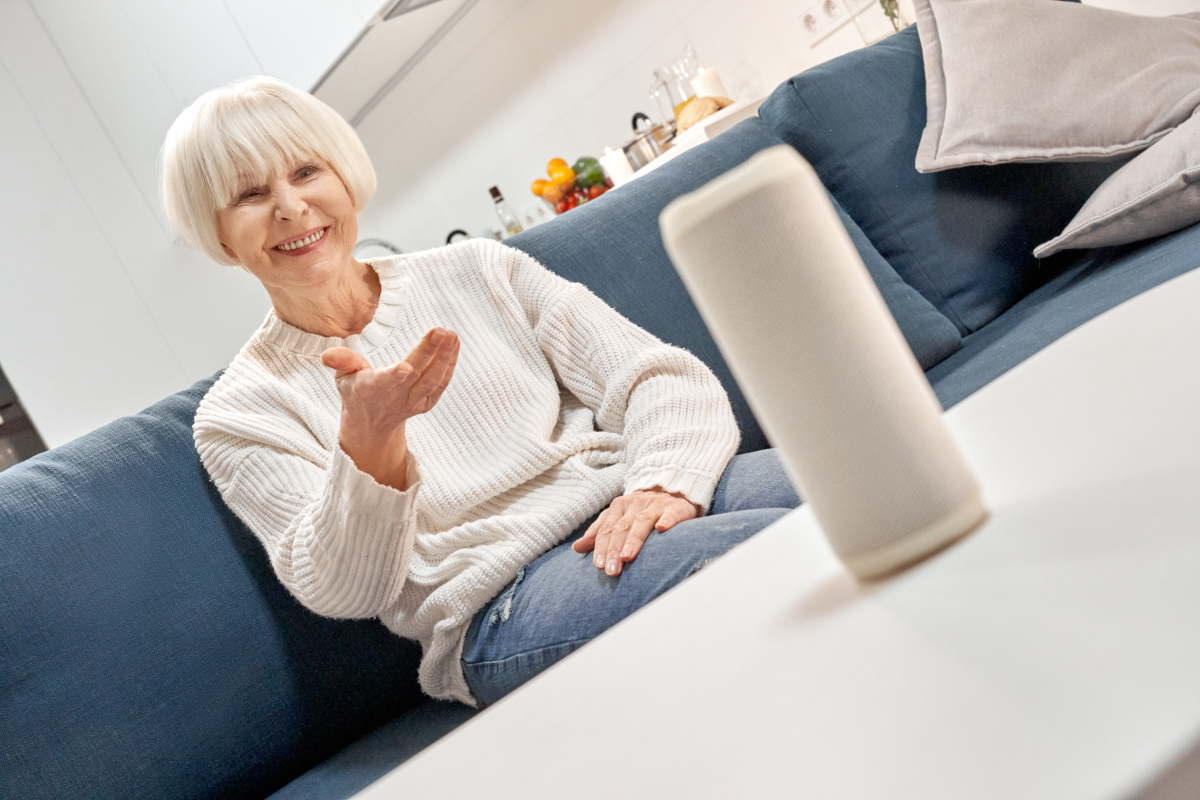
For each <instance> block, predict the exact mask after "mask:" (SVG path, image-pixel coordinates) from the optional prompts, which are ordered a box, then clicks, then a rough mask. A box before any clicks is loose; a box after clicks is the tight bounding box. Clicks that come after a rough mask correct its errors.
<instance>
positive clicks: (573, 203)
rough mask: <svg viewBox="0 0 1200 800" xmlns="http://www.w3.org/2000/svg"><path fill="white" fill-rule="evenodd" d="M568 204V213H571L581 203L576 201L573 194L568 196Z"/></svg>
mask: <svg viewBox="0 0 1200 800" xmlns="http://www.w3.org/2000/svg"><path fill="white" fill-rule="evenodd" d="M566 203H567V210H568V211H570V210H571V209H572V208H574V207H575V206H577V205H579V201H578V200H576V199H575V195H573V194H569V195H567V200H566Z"/></svg>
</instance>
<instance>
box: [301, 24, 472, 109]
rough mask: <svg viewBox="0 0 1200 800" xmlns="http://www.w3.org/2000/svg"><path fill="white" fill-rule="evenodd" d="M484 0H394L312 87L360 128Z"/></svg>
mask: <svg viewBox="0 0 1200 800" xmlns="http://www.w3.org/2000/svg"><path fill="white" fill-rule="evenodd" d="M478 2H479V0H388V2H387V3H385V4H384V6H383V8H381V9H380V10H379V11H378V12H377V13H376V14H375V16H373V17H372V18H371V20H370V21H369V22H368V23H367V25H366V27H364V28H363V29H362V31H360V32H359V34H358V35H357V36H356V37H354V39H353V40H352V41H351V42H350V44H349V45H348V46H347V47H346V49H345V50H343V51H342V53H341V55H339V56H338V57H337V59H335V60H334V62H333V64H332V65H330V67H329V68H328V69H327V70H325V72H324V73H323V74H322V75H321V77H320V78H318V79H317V82H316V83H315V84H313V87H312V89H310V91H311V92H312V94H314V95H316V96H317V97H319V98H320V99H321V100H324V101H325V102H326V103H328V104H329V105H330V106H332V107H333V108H334V109H335V110H337V112H338V113H340V114H341V115H342V116H343V117H345V118H346V119H347V120H349V122H350V124H351V125H353V126H355V127H357V126H358V125H359V124H360V123H361V122H362V121H363V120H364V119H366V117H367V115H368V114H370V113H371V111H372V110H373V109H374V108H375V107H376V106H377V105H379V103H380V102H381V101H382V100H383V99H384V98H385V97H387V95H388V93H389V92H390V91H391V90H392V89H394V88H395V87H396V85H397V84H399V83H400V81H402V80H403V79H404V77H405V76H406V75H408V74H409V73H410V72H412V70H413V69H414V68H415V67H416V66H417V64H419V63H420V62H421V59H423V58H424V57H425V56H426V55H428V54H429V52H430V51H431V50H432V49H433V48H434V47H435V46H436V45H437V43H438V42H440V41H441V40H442V39H443V38H444V37H445V36H446V34H447V33H449V32H450V30H451V29H452V28H453V27H454V26H455V25H457V24H458V22H459V20H461V19H462V18H463V17H464V16H466V14H467V12H469V11H470V10H471V9H472V8H473V7H474V6H475V4H476V3H478Z"/></svg>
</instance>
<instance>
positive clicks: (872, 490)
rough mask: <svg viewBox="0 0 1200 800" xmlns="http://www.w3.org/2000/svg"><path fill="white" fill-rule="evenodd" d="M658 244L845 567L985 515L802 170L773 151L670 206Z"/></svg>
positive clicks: (935, 538) (884, 561) (896, 339)
mask: <svg viewBox="0 0 1200 800" xmlns="http://www.w3.org/2000/svg"><path fill="white" fill-rule="evenodd" d="M659 225H660V227H661V229H662V234H663V242H664V244H665V246H666V249H667V253H668V254H669V255H670V256H671V260H672V261H673V262H674V264H675V267H676V269H677V270H678V271H679V274H680V276H681V277H682V278H683V281H684V284H685V285H686V286H687V288H688V291H689V292H690V293H691V295H692V299H693V300H694V301H695V303H696V306H697V308H699V310H700V314H701V316H702V317H703V318H704V321H705V322H706V323H707V325H708V327H709V330H710V331H712V334H713V338H714V339H715V340H716V342H717V345H718V347H720V349H721V352H722V354H723V355H724V356H725V359H726V361H728V362H729V367H730V369H731V370H732V371H733V374H734V377H735V378H737V381H738V384H739V385H740V386H741V388H742V390H743V391H744V392H745V394H746V399H747V400H748V401H749V403H750V407H751V408H752V409H753V411H754V414H755V416H756V417H757V418H758V420H759V422H760V423H761V424H762V426H763V430H764V431H765V433H766V434H767V437H768V438H769V439H770V440H771V442H772V443H773V444H774V445H775V447H777V448H778V449H779V453H780V458H781V460H782V462H783V464H784V467H785V468H786V469H787V471H788V473H789V475H790V476H791V478H792V480H793V482H794V483H795V484H796V488H797V489H798V490H799V493H800V496H801V497H802V498H803V499H804V501H805V502H807V503H809V504H810V505H811V506H812V510H813V513H814V514H815V515H816V518H817V521H818V522H819V523H820V525H821V527H822V528H823V529H824V531H825V534H826V536H828V537H829V542H830V544H831V545H832V546H833V549H834V551H835V552H836V553H837V555H838V556H839V557H840V558H841V559H842V561H843V562H845V564H846V566H847V567H849V569H850V570H851V571H852V572H853V573H854V574H855V575H856V576H858V577H859V578H862V579H875V578H880V577H883V576H886V575H888V574H890V573H892V572H895V571H897V570H900V569H902V568H904V567H906V566H908V565H910V564H913V563H915V562H917V561H920V560H921V559H923V558H925V557H926V556H928V555H930V554H932V553H934V552H936V551H938V550H941V549H942V548H944V547H946V546H947V545H949V544H950V543H952V542H954V541H955V540H957V539H959V538H960V537H962V536H964V535H965V534H967V533H968V532H970V531H971V530H972V529H974V528H975V527H976V526H977V525H979V523H980V522H981V521H982V520H983V519H984V518H985V517H986V516H987V510H986V508H985V506H984V504H983V499H982V496H981V492H980V488H979V484H978V483H977V481H976V480H975V477H974V475H973V474H972V472H971V470H970V468H969V467H968V465H967V463H966V461H965V460H964V458H963V455H962V453H961V451H960V450H959V448H958V445H957V443H956V442H955V441H954V438H953V436H952V435H951V433H950V430H949V428H947V426H946V424H945V422H944V421H943V420H942V416H941V415H942V409H941V406H940V405H939V403H938V400H937V397H936V396H935V395H934V393H933V390H932V388H930V386H929V382H928V381H926V379H925V376H924V374H923V373H922V371H921V367H920V366H919V365H918V364H917V360H916V358H915V357H914V356H913V354H912V351H911V350H910V349H909V348H908V344H907V343H906V342H905V341H904V336H903V334H901V333H900V329H899V327H897V325H896V321H895V320H894V319H893V318H892V315H891V313H890V312H889V311H888V308H887V305H886V304H885V303H884V301H883V297H882V296H881V295H880V294H879V290H878V289H877V288H876V287H875V284H874V282H873V281H872V280H871V277H870V275H869V273H868V272H867V269H866V267H865V266H864V265H863V262H862V259H861V258H860V257H859V255H858V251H857V250H855V248H854V245H853V243H851V241H850V236H849V234H848V233H847V232H846V229H845V227H843V225H842V224H841V221H840V220H839V219H838V215H837V212H836V211H835V210H834V208H833V206H832V204H831V203H830V202H829V198H828V196H827V194H826V192H825V188H824V187H823V186H822V185H821V182H820V179H818V178H817V175H816V173H815V172H814V171H813V169H812V167H811V166H809V164H808V162H806V161H805V160H804V159H803V158H801V157H800V156H799V155H798V154H797V153H796V152H795V151H794V150H793V149H791V148H790V147H788V146H786V145H780V146H778V147H773V148H770V149H769V150H764V151H763V152H761V153H759V154H758V155H756V156H754V157H753V158H751V159H750V160H749V161H747V162H746V163H745V164H743V165H741V166H740V167H737V168H736V169H734V170H731V171H730V172H728V173H726V174H724V175H722V176H721V177H719V178H717V179H716V180H714V181H712V182H711V183H709V184H707V185H706V186H703V187H701V188H700V189H698V190H697V191H695V192H692V193H691V194H688V195H685V196H683V197H680V198H679V199H677V200H675V201H674V202H673V203H671V204H670V205H669V206H667V208H666V209H665V210H664V211H663V213H662V215H661V217H660V218H659Z"/></svg>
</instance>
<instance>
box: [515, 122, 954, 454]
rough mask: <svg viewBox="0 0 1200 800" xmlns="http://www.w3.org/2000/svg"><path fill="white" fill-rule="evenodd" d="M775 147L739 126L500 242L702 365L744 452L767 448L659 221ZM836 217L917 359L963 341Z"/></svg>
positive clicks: (761, 126) (928, 362)
mask: <svg viewBox="0 0 1200 800" xmlns="http://www.w3.org/2000/svg"><path fill="white" fill-rule="evenodd" d="M781 143H782V141H781V140H780V138H779V137H778V136H776V135H775V133H774V132H773V131H772V130H771V128H770V127H769V126H768V125H767V124H765V123H764V122H763V121H762V120H761V119H758V118H757V117H755V118H751V119H748V120H745V121H743V122H740V123H738V124H737V125H735V126H734V127H733V128H731V129H730V130H728V131H726V132H725V133H723V134H721V135H720V136H718V137H717V138H715V139H713V140H712V141H710V142H706V143H705V144H703V145H700V146H698V147H696V148H694V149H692V150H689V151H687V152H685V153H681V154H680V155H679V156H678V157H676V158H674V159H673V160H672V161H670V162H668V163H666V164H663V165H662V166H661V167H659V168H657V169H655V170H654V171H653V172H650V173H649V174H647V175H644V176H642V177H639V178H638V179H637V180H635V181H633V182H632V183H629V184H628V185H626V186H622V187H621V188H620V189H618V190H616V191H613V192H609V193H607V194H604V195H602V196H600V197H599V198H597V199H596V200H593V201H592V202H590V203H587V204H586V205H583V206H580V207H579V208H576V209H575V210H573V211H571V212H570V213H568V214H564V215H563V216H560V217H558V218H557V219H554V220H552V221H550V222H547V223H545V224H543V225H539V226H538V227H536V228H533V229H531V230H528V231H526V232H525V233H522V234H518V235H517V236H514V237H512V238H511V239H508V240H507V241H506V242H505V243H506V244H509V245H512V246H513V247H517V248H519V249H521V250H523V251H525V252H526V253H528V254H529V255H531V256H533V257H534V258H536V259H537V260H538V261H539V262H541V263H542V264H543V265H545V266H546V267H547V268H548V269H550V270H551V271H553V272H555V273H557V274H558V275H561V276H562V277H564V278H567V279H568V280H571V281H576V282H578V283H582V284H585V285H586V286H588V288H590V289H591V290H592V291H593V292H595V293H596V294H597V295H598V296H599V297H600V298H601V299H602V300H604V301H605V302H606V303H608V304H609V305H610V306H612V307H613V308H615V309H616V310H617V311H619V312H621V313H622V314H624V315H625V316H626V317H627V318H629V319H630V320H632V321H633V322H634V323H636V324H638V325H640V326H641V327H643V328H645V329H646V330H648V331H650V332H651V333H653V334H654V335H655V336H657V337H659V338H660V339H662V340H663V341H666V342H669V343H671V344H674V345H678V346H679V347H683V348H685V349H687V350H689V351H691V352H692V353H693V354H694V355H696V356H697V357H698V358H699V359H700V360H701V361H703V362H704V363H705V364H707V365H708V366H709V368H710V369H712V371H713V372H714V373H715V374H716V376H717V378H718V379H720V381H721V383H722V385H723V386H724V387H725V391H726V392H728V393H729V399H730V402H731V403H732V405H733V411H734V415H735V416H736V417H737V421H738V425H739V426H740V428H741V431H742V443H741V448H740V451H739V452H743V453H744V452H750V451H754V450H762V449H764V448H766V447H769V446H770V445H769V444H768V443H767V439H766V436H764V435H763V433H762V429H761V428H760V427H759V425H758V422H757V421H756V420H755V418H754V415H753V414H752V413H751V411H750V407H749V405H748V404H747V403H746V400H745V398H744V397H743V396H742V393H741V391H740V390H739V389H738V386H737V384H736V382H735V381H734V380H733V376H732V375H731V374H730V372H729V367H728V366H727V365H726V364H725V360H724V359H723V358H722V357H721V354H720V352H719V351H718V350H717V346H716V343H715V342H714V341H713V339H712V336H711V335H710V334H709V332H708V329H707V328H706V327H705V325H704V322H703V321H702V320H701V318H700V314H699V312H698V311H697V310H696V307H695V306H694V305H693V304H692V301H691V298H690V297H689V296H688V293H687V289H685V288H684V286H683V282H682V281H681V280H680V279H679V276H678V275H677V274H676V272H675V268H674V267H673V266H672V264H671V260H670V258H669V257H668V256H667V253H666V250H664V249H663V246H662V238H661V236H660V234H659V229H658V215H659V214H660V213H661V212H662V210H663V209H664V208H665V207H666V206H667V204H668V203H670V202H671V201H672V200H673V199H675V198H676V197H678V196H679V195H681V194H684V193H686V192H690V191H694V190H696V189H698V188H700V187H701V186H703V185H704V184H706V183H708V182H709V181H711V180H712V179H713V178H716V177H717V176H718V175H721V174H722V173H724V172H726V171H728V170H730V169H732V168H734V167H736V166H737V165H739V164H741V163H742V162H743V161H745V160H746V159H748V158H750V156H752V155H754V154H755V153H757V152H759V151H760V150H763V149H765V148H767V147H774V146H777V145H779V144H781ZM835 206H836V204H835ZM839 213H841V214H842V215H843V216H842V219H843V222H844V223H846V225H847V229H848V230H849V232H850V235H851V238H852V239H853V240H854V243H855V246H856V247H858V249H859V252H860V254H861V255H862V256H863V260H864V262H865V263H866V264H867V266H868V268H870V269H871V272H872V276H873V277H874V278H875V280H876V284H877V285H879V287H880V290H881V292H882V294H883V295H884V299H885V300H886V301H887V302H888V307H889V308H890V309H891V311H892V314H893V315H894V316H896V317H897V321H898V322H899V324H900V328H901V330H902V331H903V332H904V334H905V336H906V338H908V342H909V345H910V347H912V348H913V351H914V353H916V354H917V359H918V361H920V362H921V363H922V364H923V365H924V366H926V367H929V366H932V365H933V364H935V363H937V362H938V361H941V360H942V359H943V358H945V357H946V356H947V355H949V354H950V353H952V352H954V351H955V350H957V349H958V347H959V346H960V344H961V340H960V337H959V336H958V334H957V331H955V330H954V328H953V325H951V324H950V322H949V321H948V320H947V319H946V318H945V317H944V316H942V315H941V314H940V313H939V312H938V311H937V310H936V309H935V308H933V306H932V305H930V304H929V303H928V302H927V301H925V300H924V299H923V298H922V297H921V296H920V295H919V294H917V293H916V292H915V291H913V289H912V288H911V287H909V286H907V285H905V284H904V282H903V281H901V280H900V279H899V278H898V277H897V276H896V274H895V272H894V270H892V269H891V267H890V266H889V265H888V264H887V262H886V261H884V260H883V258H882V257H880V255H879V254H878V253H877V252H875V249H874V247H872V246H871V243H870V242H869V241H868V240H867V238H866V236H864V235H863V234H862V232H861V231H860V230H858V227H857V226H856V225H855V224H854V222H853V221H852V220H851V219H850V218H849V217H848V216H845V212H844V211H839ZM730 268H731V269H736V265H730Z"/></svg>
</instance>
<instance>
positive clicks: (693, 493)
mask: <svg viewBox="0 0 1200 800" xmlns="http://www.w3.org/2000/svg"><path fill="white" fill-rule="evenodd" d="M719 480H720V476H716V475H712V474H711V473H708V472H701V471H700V470H694V469H683V468H681V467H644V468H642V469H635V470H632V471H631V472H630V473H629V474H628V475H627V476H626V477H625V493H626V494H629V493H630V492H636V491H640V490H642V489H652V488H654V487H655V486H658V487H660V488H661V489H662V490H663V491H664V492H669V493H671V494H681V495H683V496H684V497H686V498H687V499H688V500H690V501H691V502H693V503H695V504H696V505H697V506H699V507H700V514H701V515H704V514H707V513H708V507H709V506H710V505H712V501H713V493H714V492H715V491H716V490H717V482H718V481H719Z"/></svg>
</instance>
